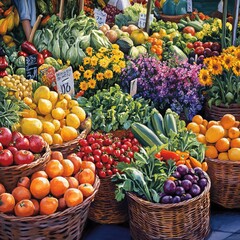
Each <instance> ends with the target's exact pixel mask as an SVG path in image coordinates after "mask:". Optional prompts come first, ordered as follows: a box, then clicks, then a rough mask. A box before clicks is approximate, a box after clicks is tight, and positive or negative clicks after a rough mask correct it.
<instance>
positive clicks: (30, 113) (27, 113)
mask: <svg viewBox="0 0 240 240" xmlns="http://www.w3.org/2000/svg"><path fill="white" fill-rule="evenodd" d="M21 116H22V117H24V118H37V112H36V111H35V110H33V109H23V110H22V112H21Z"/></svg>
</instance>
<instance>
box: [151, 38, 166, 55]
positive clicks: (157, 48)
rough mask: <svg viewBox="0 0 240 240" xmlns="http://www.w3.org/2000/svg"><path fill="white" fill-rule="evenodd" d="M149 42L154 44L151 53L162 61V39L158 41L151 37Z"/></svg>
mask: <svg viewBox="0 0 240 240" xmlns="http://www.w3.org/2000/svg"><path fill="white" fill-rule="evenodd" d="M148 42H149V43H151V44H152V46H151V52H153V53H155V54H156V55H157V56H158V57H159V59H160V60H161V59H162V53H163V48H162V45H163V41H162V40H161V39H157V38H154V37H149V38H148Z"/></svg>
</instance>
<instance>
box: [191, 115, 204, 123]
mask: <svg viewBox="0 0 240 240" xmlns="http://www.w3.org/2000/svg"><path fill="white" fill-rule="evenodd" d="M192 122H195V123H197V124H202V122H203V117H202V116H201V115H195V116H194V117H193V118H192Z"/></svg>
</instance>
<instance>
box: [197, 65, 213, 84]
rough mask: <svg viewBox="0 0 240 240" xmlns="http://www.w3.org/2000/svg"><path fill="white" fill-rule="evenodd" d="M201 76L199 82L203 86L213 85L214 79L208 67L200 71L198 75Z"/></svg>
mask: <svg viewBox="0 0 240 240" xmlns="http://www.w3.org/2000/svg"><path fill="white" fill-rule="evenodd" d="M198 77H199V83H200V84H201V85H203V86H205V85H206V86H210V85H212V79H211V76H210V74H209V71H208V70H206V69H201V70H200V73H199V75H198Z"/></svg>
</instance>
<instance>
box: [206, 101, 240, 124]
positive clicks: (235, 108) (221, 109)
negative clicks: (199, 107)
mask: <svg viewBox="0 0 240 240" xmlns="http://www.w3.org/2000/svg"><path fill="white" fill-rule="evenodd" d="M228 113H230V114H232V115H234V116H235V118H236V120H238V121H240V105H238V104H231V105H230V106H229V108H228V107H225V106H218V107H217V106H214V105H213V106H212V107H211V108H209V107H208V106H205V117H206V119H207V120H215V121H219V120H220V119H221V118H222V117H223V115H225V114H228Z"/></svg>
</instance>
